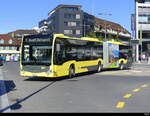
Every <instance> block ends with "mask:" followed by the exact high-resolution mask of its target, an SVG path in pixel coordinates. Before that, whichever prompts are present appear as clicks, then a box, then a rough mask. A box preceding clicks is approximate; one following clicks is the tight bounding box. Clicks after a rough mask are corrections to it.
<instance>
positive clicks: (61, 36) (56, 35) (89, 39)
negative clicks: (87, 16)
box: [54, 34, 102, 42]
mask: <svg viewBox="0 0 150 116" xmlns="http://www.w3.org/2000/svg"><path fill="white" fill-rule="evenodd" d="M54 36H55V37H60V38H68V39H76V40H87V41H95V42H102V41H100V40H99V39H98V38H91V37H82V38H76V37H68V36H65V35H64V34H54Z"/></svg>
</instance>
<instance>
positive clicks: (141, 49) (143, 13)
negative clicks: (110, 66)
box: [132, 0, 150, 61]
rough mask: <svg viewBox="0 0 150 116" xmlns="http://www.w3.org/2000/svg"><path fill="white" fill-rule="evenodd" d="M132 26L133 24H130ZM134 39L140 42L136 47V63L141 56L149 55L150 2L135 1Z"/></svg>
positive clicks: (145, 0) (147, 0) (143, 0)
mask: <svg viewBox="0 0 150 116" xmlns="http://www.w3.org/2000/svg"><path fill="white" fill-rule="evenodd" d="M132 23H133V24H134V22H132ZM133 31H135V39H139V40H140V45H136V48H135V49H136V61H139V60H140V59H141V57H142V55H146V56H147V57H148V56H149V55H150V0H135V28H134V30H133Z"/></svg>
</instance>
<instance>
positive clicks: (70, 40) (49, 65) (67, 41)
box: [20, 34, 128, 78]
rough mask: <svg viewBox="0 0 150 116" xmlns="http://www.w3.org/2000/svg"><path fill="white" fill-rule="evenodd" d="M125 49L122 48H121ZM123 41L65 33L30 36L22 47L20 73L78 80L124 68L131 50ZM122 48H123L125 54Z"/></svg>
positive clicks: (26, 75) (25, 39)
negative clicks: (82, 75) (80, 75)
mask: <svg viewBox="0 0 150 116" xmlns="http://www.w3.org/2000/svg"><path fill="white" fill-rule="evenodd" d="M120 46H121V47H120ZM123 46H125V45H124V44H121V43H119V42H102V41H100V40H99V39H97V38H88V37H83V38H74V37H67V36H65V35H63V34H53V35H44V34H39V35H28V36H24V37H23V39H22V44H21V55H20V56H21V57H20V74H21V76H25V77H49V78H56V77H63V76H69V77H74V76H75V75H76V74H78V73H83V72H88V71H97V72H100V71H101V69H102V68H117V67H118V68H119V67H120V69H123V68H124V66H125V65H126V64H127V62H128V60H127V57H126V56H125V55H124V53H125V51H126V52H127V48H126V47H123ZM119 47H120V48H121V49H122V50H121V52H120V50H119Z"/></svg>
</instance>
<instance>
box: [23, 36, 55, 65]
mask: <svg viewBox="0 0 150 116" xmlns="http://www.w3.org/2000/svg"><path fill="white" fill-rule="evenodd" d="M51 56H52V39H51V38H42V37H38V38H37V37H35V38H34V37H30V38H24V41H23V49H22V64H23V65H50V64H51Z"/></svg>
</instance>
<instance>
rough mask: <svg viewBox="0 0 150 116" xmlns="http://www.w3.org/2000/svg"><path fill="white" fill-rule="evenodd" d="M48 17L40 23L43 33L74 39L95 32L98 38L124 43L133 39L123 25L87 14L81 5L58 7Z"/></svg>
mask: <svg viewBox="0 0 150 116" xmlns="http://www.w3.org/2000/svg"><path fill="white" fill-rule="evenodd" d="M48 15H49V17H48V19H44V20H42V21H40V22H39V28H40V30H41V32H47V33H62V34H65V35H67V36H73V37H83V36H91V35H92V34H91V32H92V33H93V32H94V33H96V35H95V36H96V37H99V36H100V37H102V38H107V39H108V38H110V37H111V38H113V39H115V38H118V39H119V40H122V41H124V42H129V40H130V39H131V34H130V33H129V32H128V31H127V30H126V29H124V28H123V27H122V26H121V25H119V24H117V23H113V22H110V21H106V20H102V19H99V18H97V17H95V16H93V15H91V14H89V13H86V12H84V11H83V10H82V9H81V6H80V5H58V6H57V7H56V8H55V9H54V10H52V11H50V12H49V13H48Z"/></svg>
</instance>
